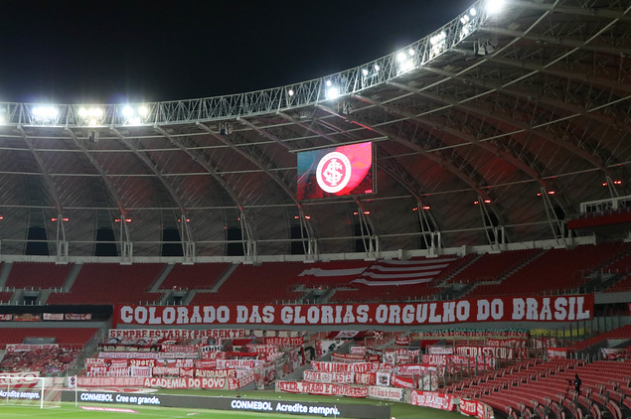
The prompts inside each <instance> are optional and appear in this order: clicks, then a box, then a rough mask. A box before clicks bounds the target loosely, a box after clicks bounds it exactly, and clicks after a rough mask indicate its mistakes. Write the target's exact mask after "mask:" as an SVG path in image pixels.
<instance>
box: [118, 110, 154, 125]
mask: <svg viewBox="0 0 631 419" xmlns="http://www.w3.org/2000/svg"><path fill="white" fill-rule="evenodd" d="M121 113H122V115H123V119H124V120H125V122H124V123H125V125H140V124H142V123H143V122H144V121H145V119H146V118H147V116H149V108H147V106H145V105H140V106H139V107H137V108H133V107H131V106H130V105H125V106H124V107H123V109H122V111H121Z"/></svg>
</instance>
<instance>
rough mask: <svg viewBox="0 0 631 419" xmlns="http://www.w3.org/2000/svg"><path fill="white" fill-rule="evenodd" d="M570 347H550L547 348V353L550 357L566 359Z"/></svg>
mask: <svg viewBox="0 0 631 419" xmlns="http://www.w3.org/2000/svg"><path fill="white" fill-rule="evenodd" d="M568 352H569V351H568V348H548V349H546V354H547V355H548V358H550V359H554V358H562V359H565V358H567V356H568Z"/></svg>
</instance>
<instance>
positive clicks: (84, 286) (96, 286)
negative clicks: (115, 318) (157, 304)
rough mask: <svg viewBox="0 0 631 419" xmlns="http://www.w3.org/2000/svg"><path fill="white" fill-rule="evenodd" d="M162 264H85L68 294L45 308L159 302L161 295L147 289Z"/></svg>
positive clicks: (58, 295) (59, 295) (53, 299)
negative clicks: (56, 305)
mask: <svg viewBox="0 0 631 419" xmlns="http://www.w3.org/2000/svg"><path fill="white" fill-rule="evenodd" d="M164 266H165V265H164V264H159V263H146V264H134V265H116V264H104V263H91V264H84V265H83V266H82V267H81V270H80V271H79V275H78V276H77V278H76V280H75V282H74V284H73V286H72V288H71V290H70V292H68V293H53V294H51V295H50V297H49V298H48V301H47V303H48V304H117V303H127V304H134V303H135V304H137V303H139V302H145V301H149V302H153V301H156V300H159V299H160V297H161V295H162V294H159V293H147V289H148V288H149V287H150V286H151V284H152V283H153V282H154V281H155V280H156V279H157V277H158V275H159V274H160V272H162V270H163V269H164Z"/></svg>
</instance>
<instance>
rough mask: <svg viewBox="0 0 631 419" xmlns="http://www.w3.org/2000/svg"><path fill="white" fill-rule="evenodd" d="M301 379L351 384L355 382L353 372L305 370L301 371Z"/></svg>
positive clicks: (313, 381) (314, 381)
mask: <svg viewBox="0 0 631 419" xmlns="http://www.w3.org/2000/svg"><path fill="white" fill-rule="evenodd" d="M303 380H305V381H309V382H312V383H337V384H353V383H354V382H355V373H352V372H324V371H311V370H305V371H303Z"/></svg>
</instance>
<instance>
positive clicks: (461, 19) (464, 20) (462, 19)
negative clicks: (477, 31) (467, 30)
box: [460, 15, 470, 25]
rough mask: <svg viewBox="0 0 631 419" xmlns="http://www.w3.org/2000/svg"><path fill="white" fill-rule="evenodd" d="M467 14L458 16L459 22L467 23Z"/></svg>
mask: <svg viewBox="0 0 631 419" xmlns="http://www.w3.org/2000/svg"><path fill="white" fill-rule="evenodd" d="M469 20H470V19H469V16H468V15H464V16H462V17H461V18H460V23H462V24H463V25H466V24H467V23H469Z"/></svg>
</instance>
